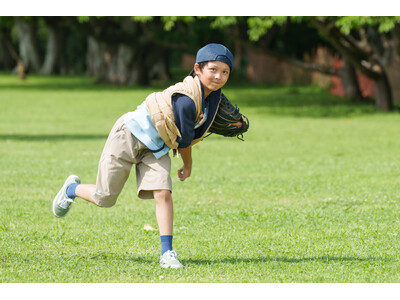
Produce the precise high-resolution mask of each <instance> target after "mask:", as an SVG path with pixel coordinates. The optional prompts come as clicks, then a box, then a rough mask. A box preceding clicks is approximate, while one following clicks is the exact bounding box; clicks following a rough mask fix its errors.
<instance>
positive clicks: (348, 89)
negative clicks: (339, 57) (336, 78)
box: [341, 58, 363, 100]
mask: <svg viewBox="0 0 400 300" xmlns="http://www.w3.org/2000/svg"><path fill="white" fill-rule="evenodd" d="M343 62H344V64H343V68H342V70H341V78H342V82H343V87H344V91H345V95H346V96H347V97H349V98H351V99H354V100H360V99H362V98H363V97H362V94H361V89H360V85H359V84H358V79H357V73H356V70H355V69H354V67H353V66H352V65H351V64H350V62H349V61H348V60H347V59H346V58H345V59H344V60H343Z"/></svg>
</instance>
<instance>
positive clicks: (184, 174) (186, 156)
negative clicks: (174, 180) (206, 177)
mask: <svg viewBox="0 0 400 300" xmlns="http://www.w3.org/2000/svg"><path fill="white" fill-rule="evenodd" d="M178 152H179V154H180V155H181V157H182V161H183V167H182V168H180V169H179V170H178V177H179V179H180V181H184V180H185V179H186V178H188V177H189V176H190V173H191V172H192V146H189V147H186V148H178Z"/></svg>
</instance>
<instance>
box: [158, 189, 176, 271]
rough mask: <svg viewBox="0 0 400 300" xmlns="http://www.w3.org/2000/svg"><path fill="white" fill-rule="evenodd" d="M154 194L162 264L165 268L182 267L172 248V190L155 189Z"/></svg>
mask: <svg viewBox="0 0 400 300" xmlns="http://www.w3.org/2000/svg"><path fill="white" fill-rule="evenodd" d="M153 195H154V200H155V201H156V218H157V223H158V228H159V231H160V240H161V258H160V265H161V266H162V267H164V268H174V269H177V268H182V267H183V265H182V264H181V263H180V262H179V260H178V259H177V258H176V252H175V251H173V250H172V231H173V219H174V209H173V202H172V196H171V191H169V190H155V191H153Z"/></svg>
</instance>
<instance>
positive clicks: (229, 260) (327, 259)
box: [90, 252, 391, 265]
mask: <svg viewBox="0 0 400 300" xmlns="http://www.w3.org/2000/svg"><path fill="white" fill-rule="evenodd" d="M90 259H101V260H108V259H111V260H112V259H118V260H124V261H131V262H139V263H154V260H153V259H149V258H145V257H143V256H138V257H135V256H131V255H124V256H120V255H117V256H115V255H114V254H111V255H110V253H105V252H102V253H99V254H97V255H95V256H91V257H90ZM310 261H312V262H322V263H332V262H378V261H379V262H382V261H386V262H388V261H391V259H389V258H382V257H379V258H377V257H365V258H361V257H353V256H350V257H340V256H317V257H301V258H291V257H271V256H261V257H253V258H252V257H249V258H240V257H225V258H220V259H181V262H182V263H183V264H184V265H185V264H194V265H212V264H238V263H250V264H251V263H273V262H282V263H303V262H310Z"/></svg>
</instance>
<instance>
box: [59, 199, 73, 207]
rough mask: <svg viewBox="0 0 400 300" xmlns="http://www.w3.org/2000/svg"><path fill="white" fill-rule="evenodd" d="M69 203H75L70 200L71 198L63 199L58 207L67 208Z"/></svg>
mask: <svg viewBox="0 0 400 300" xmlns="http://www.w3.org/2000/svg"><path fill="white" fill-rule="evenodd" d="M71 203H75V201H74V200H72V199H71V198H68V197H65V198H62V199H61V200H60V202H59V203H58V205H59V206H61V207H62V208H68V207H69V206H70V205H71Z"/></svg>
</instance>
